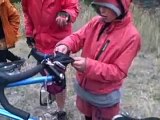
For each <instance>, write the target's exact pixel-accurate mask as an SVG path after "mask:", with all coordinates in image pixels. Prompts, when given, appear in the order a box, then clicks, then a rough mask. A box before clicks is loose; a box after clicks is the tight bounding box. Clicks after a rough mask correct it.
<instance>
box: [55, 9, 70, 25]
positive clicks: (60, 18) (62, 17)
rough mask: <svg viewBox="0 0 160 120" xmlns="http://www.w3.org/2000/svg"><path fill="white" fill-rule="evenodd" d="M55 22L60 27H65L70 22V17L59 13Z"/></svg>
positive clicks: (65, 13)
mask: <svg viewBox="0 0 160 120" xmlns="http://www.w3.org/2000/svg"><path fill="white" fill-rule="evenodd" d="M56 21H57V24H58V25H59V26H60V27H63V26H66V25H67V24H68V22H69V21H70V15H69V14H68V13H67V12H65V11H61V12H59V13H58V15H57V17H56Z"/></svg>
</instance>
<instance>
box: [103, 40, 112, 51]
mask: <svg viewBox="0 0 160 120" xmlns="http://www.w3.org/2000/svg"><path fill="white" fill-rule="evenodd" d="M109 43H110V40H107V41H106V43H105V44H104V46H103V48H102V52H103V51H105V50H106V48H107V47H108V45H109Z"/></svg>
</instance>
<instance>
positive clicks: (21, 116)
mask: <svg viewBox="0 0 160 120" xmlns="http://www.w3.org/2000/svg"><path fill="white" fill-rule="evenodd" d="M58 54H60V56H61V55H62V56H63V54H62V53H58ZM35 55H37V56H40V54H38V53H35ZM60 56H59V57H60ZM64 56H65V57H67V56H66V55H64ZM63 60H64V59H63V57H62V58H61V59H59V61H57V60H55V56H53V55H50V56H48V57H47V58H43V59H42V60H41V63H40V64H38V65H36V66H35V67H33V68H32V69H30V70H27V71H25V72H20V73H17V74H13V75H10V74H8V73H7V72H2V71H1V72H0V98H1V99H0V103H1V105H2V107H3V108H4V109H3V108H0V115H1V116H6V117H8V118H11V119H13V120H40V119H41V118H39V117H36V116H35V117H34V116H31V115H30V113H28V112H26V111H23V110H21V109H19V108H16V107H14V106H12V105H11V104H10V103H9V102H8V100H7V98H6V96H5V94H4V89H5V88H8V87H18V86H22V85H29V84H37V83H44V84H46V83H48V82H55V83H58V84H59V85H63V83H64V82H63V81H64V79H65V76H64V70H65V68H66V65H67V64H69V63H71V62H73V59H72V58H70V57H69V56H68V58H67V59H66V60H67V61H63ZM44 69H46V70H47V71H48V72H49V73H50V72H51V73H52V74H51V75H49V76H43V77H35V78H34V77H33V76H34V75H36V74H37V73H39V72H40V71H42V70H44ZM3 70H4V71H5V69H3Z"/></svg>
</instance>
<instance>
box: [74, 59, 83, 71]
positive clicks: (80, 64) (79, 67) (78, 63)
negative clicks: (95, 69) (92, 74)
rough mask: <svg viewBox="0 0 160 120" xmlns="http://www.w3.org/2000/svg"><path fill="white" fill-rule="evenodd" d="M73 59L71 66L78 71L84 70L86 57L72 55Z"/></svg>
mask: <svg viewBox="0 0 160 120" xmlns="http://www.w3.org/2000/svg"><path fill="white" fill-rule="evenodd" d="M73 59H74V60H75V61H74V62H73V64H72V66H73V67H74V68H75V69H76V70H77V71H79V72H84V71H85V69H86V58H84V57H74V58H73Z"/></svg>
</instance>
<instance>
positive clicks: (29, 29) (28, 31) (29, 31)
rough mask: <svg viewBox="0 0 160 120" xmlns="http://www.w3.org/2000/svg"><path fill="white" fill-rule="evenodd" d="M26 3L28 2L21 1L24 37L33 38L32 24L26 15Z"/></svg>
mask: <svg viewBox="0 0 160 120" xmlns="http://www.w3.org/2000/svg"><path fill="white" fill-rule="evenodd" d="M28 1H29V0H22V1H21V4H22V9H23V14H24V21H25V33H26V37H33V23H32V21H31V19H30V15H29V13H28Z"/></svg>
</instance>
